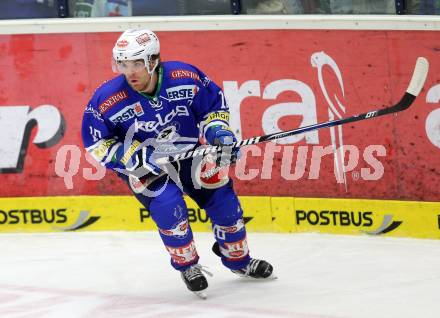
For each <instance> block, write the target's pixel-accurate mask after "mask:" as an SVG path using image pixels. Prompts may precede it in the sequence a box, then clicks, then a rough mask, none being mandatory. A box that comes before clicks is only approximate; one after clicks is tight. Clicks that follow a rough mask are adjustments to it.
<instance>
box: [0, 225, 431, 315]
mask: <svg viewBox="0 0 440 318" xmlns="http://www.w3.org/2000/svg"><path fill="white" fill-rule="evenodd" d="M195 240H196V245H197V249H198V252H199V255H200V256H201V260H200V263H201V264H202V265H205V266H208V267H209V270H210V271H211V272H213V274H214V277H212V278H209V277H208V279H209V284H210V286H209V288H208V290H207V293H208V299H207V300H202V299H199V298H197V297H196V296H195V295H194V294H192V293H191V292H189V291H187V290H186V287H185V285H184V283H183V282H182V281H181V279H180V275H179V273H178V272H176V271H174V270H173V269H172V268H171V266H170V265H169V258H168V254H167V253H166V252H165V249H164V248H163V246H162V244H161V242H160V239H159V236H158V234H157V233H155V232H154V233H153V232H129V233H126V232H95V233H92V232H90V233H87V232H82V233H72V232H70V233H59V234H2V235H0V317H1V318H9V317H14V318H27V317H28V318H38V317H44V318H47V317H50V318H77V317H81V318H82V317H88V318H100V317H124V318H132V317H133V318H138V317H173V318H181V317H200V318H202V317H203V318H205V317H214V318H215V317H228V318H231V317H245V318H247V317H296V318H305V317H309V318H324V317H326V318H355V317H356V318H357V317H360V318H372V317H374V318H393V317H396V318H405V317H408V318H415V317H419V318H431V317H432V318H439V317H440V241H433V240H413V239H396V238H383V237H367V236H365V237H356V236H333V235H319V234H296V235H286V234H284V235H283V234H257V233H248V240H249V245H250V248H251V253H252V256H254V257H257V258H264V259H266V260H268V261H270V262H271V263H272V264H273V265H274V267H275V272H276V274H277V275H278V277H279V278H278V280H275V281H254V280H249V279H243V278H238V277H236V276H235V275H234V274H232V273H231V272H229V271H228V270H227V269H225V268H224V267H223V266H222V265H221V263H220V260H219V259H218V257H217V256H215V255H214V254H213V253H212V252H211V251H210V248H211V245H212V243H213V237H212V234H210V233H195Z"/></svg>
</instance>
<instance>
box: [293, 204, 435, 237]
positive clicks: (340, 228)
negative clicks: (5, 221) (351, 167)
mask: <svg viewBox="0 0 440 318" xmlns="http://www.w3.org/2000/svg"><path fill="white" fill-rule="evenodd" d="M439 215H440V202H415V201H391V200H354V199H308V198H296V199H295V212H294V224H295V226H296V231H297V232H321V233H334V234H369V235H386V236H397V237H415V238H437V239H438V238H440V229H439V218H440V216H439Z"/></svg>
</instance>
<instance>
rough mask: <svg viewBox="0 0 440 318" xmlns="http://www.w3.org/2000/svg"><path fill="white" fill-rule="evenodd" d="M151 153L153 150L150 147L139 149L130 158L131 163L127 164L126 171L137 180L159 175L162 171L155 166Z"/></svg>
mask: <svg viewBox="0 0 440 318" xmlns="http://www.w3.org/2000/svg"><path fill="white" fill-rule="evenodd" d="M153 153H154V149H153V147H151V146H146V147H142V148H140V149H139V150H138V151H136V153H135V154H134V155H133V157H132V158H131V160H130V161H131V162H130V163H129V164H127V166H126V168H127V170H128V171H130V172H133V174H134V175H135V176H137V177H139V178H141V177H143V176H146V175H148V174H150V175H155V176H157V175H159V174H160V173H161V172H162V169H161V168H160V167H159V166H158V165H157V164H156V162H155V160H154V156H153Z"/></svg>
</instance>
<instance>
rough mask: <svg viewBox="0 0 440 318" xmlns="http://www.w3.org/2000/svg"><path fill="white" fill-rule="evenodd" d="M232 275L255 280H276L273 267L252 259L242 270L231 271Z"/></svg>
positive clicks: (262, 261)
mask: <svg viewBox="0 0 440 318" xmlns="http://www.w3.org/2000/svg"><path fill="white" fill-rule="evenodd" d="M232 272H233V273H234V274H237V275H239V276H241V277H250V278H257V279H277V278H278V277H277V276H275V275H274V273H273V267H272V265H270V264H269V263H268V262H266V261H264V260H260V259H255V258H252V259H251V261H250V262H249V264H248V265H247V266H246V267H245V268H242V269H239V270H232Z"/></svg>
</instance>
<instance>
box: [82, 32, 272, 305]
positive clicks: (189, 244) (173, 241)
mask: <svg viewBox="0 0 440 318" xmlns="http://www.w3.org/2000/svg"><path fill="white" fill-rule="evenodd" d="M113 69H114V71H115V72H117V73H119V75H118V76H116V77H114V78H113V79H111V80H109V81H107V82H105V83H104V84H102V85H101V86H100V87H98V88H97V89H96V91H95V93H94V95H93V96H92V98H91V99H90V101H89V103H88V105H87V106H86V108H85V111H84V117H83V123H82V138H83V142H84V146H85V148H86V149H87V151H88V152H89V153H90V154H91V155H92V156H93V157H94V158H95V159H96V160H97V161H98V162H100V163H101V164H102V165H105V167H107V168H108V169H112V170H114V171H116V173H117V174H118V175H119V176H120V177H121V178H123V179H124V180H125V181H126V182H127V184H129V185H131V188H132V189H134V190H136V182H131V181H132V180H139V179H140V180H141V182H143V183H142V184H144V185H148V187H147V190H148V191H147V192H145V191H144V192H142V191H141V192H140V191H133V193H134V195H135V196H136V198H137V199H138V200H139V201H140V202H141V203H142V204H143V205H144V206H145V208H146V209H147V210H148V211H149V212H150V215H151V217H152V219H153V220H154V222H155V223H156V225H157V227H158V230H159V234H160V237H161V239H162V241H163V243H164V245H165V248H166V250H167V251H168V252H169V254H170V256H171V265H172V266H173V267H174V268H175V269H176V270H178V271H180V273H181V277H182V279H183V281H184V282H185V284H186V286H187V287H188V289H189V290H190V291H193V292H195V293H196V294H197V295H199V296H200V297H202V298H205V297H206V294H205V293H204V291H203V290H205V289H206V288H207V287H208V282H207V280H206V277H205V276H204V274H203V272H202V271H203V268H202V266H201V265H199V264H198V262H199V255H198V253H197V250H196V246H195V243H194V240H193V233H192V231H191V227H190V225H189V223H188V211H187V206H186V204H185V202H184V200H183V193H186V194H187V195H189V196H190V197H191V198H192V199H193V200H194V201H195V202H196V203H197V204H198V205H199V206H200V207H201V208H203V209H205V210H206V213H207V214H208V216H209V217H210V220H211V222H212V229H213V232H214V234H215V239H216V243H215V244H214V248H213V250H215V252H216V253H217V254H218V255H219V256H220V257H221V261H222V263H223V264H224V266H226V267H227V268H229V269H230V270H231V271H232V272H233V273H236V274H239V275H241V276H246V277H250V278H258V279H267V278H274V275H273V274H272V270H273V268H272V266H271V265H270V264H269V263H268V262H266V261H264V260H259V259H254V258H251V257H250V255H249V249H248V243H247V240H246V230H245V225H244V222H243V218H242V216H243V212H242V209H241V206H240V202H239V200H238V198H237V195H236V194H235V192H234V190H233V187H232V181H231V180H229V179H226V181H227V182H219V183H218V184H215V183H214V184H210V186H209V187H200V186H197V184H198V183H197V182H194V168H193V164H192V163H193V161H192V160H182V161H179V162H178V165H177V167H178V170H177V173H178V179H177V180H176V178H170V177H169V176H168V175H169V174H170V173H169V171H171V170H172V169H171V168H170V169H169V171H167V172H168V175H167V173H165V172H164V170H167V169H164V167H163V166H159V165H157V164H156V161H155V158H156V155H157V153H159V152H160V151H161V149H159V148H160V146H161V145H163V144H161V142H162V143H163V142H165V143H164V144H167V145H175V144H178V145H184V146H185V147H188V145H189V147H195V146H196V145H200V143H199V140H206V142H207V143H208V144H211V145H220V146H227V145H231V144H232V143H233V142H235V141H236V138H235V136H234V134H233V132H232V131H231V130H230V128H229V124H228V120H229V111H228V106H227V104H226V101H225V98H224V96H223V92H222V90H221V89H220V88H219V87H218V86H217V85H216V84H215V83H214V82H213V81H212V80H210V79H209V78H208V77H207V76H206V75H205V74H204V73H202V72H201V71H200V70H199V69H197V68H196V67H194V66H192V65H190V64H187V63H183V62H178V61H166V62H162V61H161V59H160V45H159V39H158V37H157V36H156V34H155V33H153V32H152V31H150V30H146V29H139V30H133V29H130V30H127V31H125V32H123V33H122V35H120V37H119V38H118V39H117V41H116V44H115V46H114V48H113ZM179 141H181V144H179ZM185 142H186V145H185ZM165 148H167V147H165ZM230 148H232V147H230ZM176 149H181V148H178V147H177V148H176ZM182 149H183V148H182ZM162 150H163V149H162ZM238 152H239V150H238V149H236V148H232V149H231V150H230V159H231V160H230V163H233V162H234V160H235V159H236V156H237V154H238ZM139 171H142V173H141V174H139ZM130 174H133V175H135V176H136V178H139V179H136V178H131V177H132V175H130ZM204 272H206V271H204Z"/></svg>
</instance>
